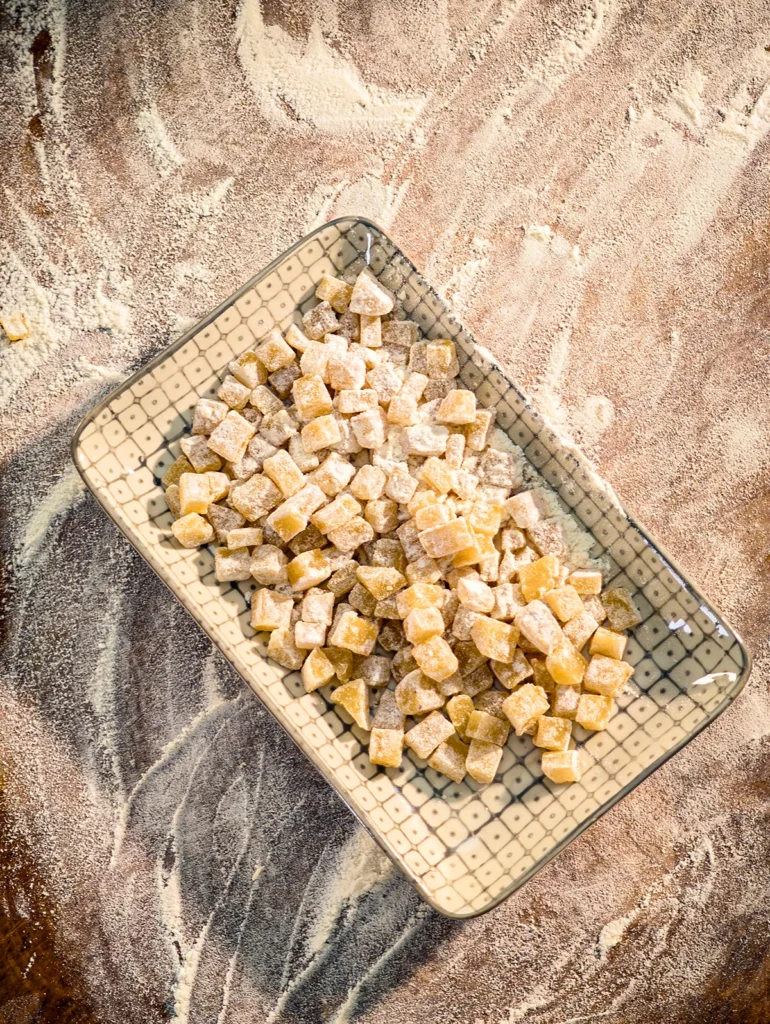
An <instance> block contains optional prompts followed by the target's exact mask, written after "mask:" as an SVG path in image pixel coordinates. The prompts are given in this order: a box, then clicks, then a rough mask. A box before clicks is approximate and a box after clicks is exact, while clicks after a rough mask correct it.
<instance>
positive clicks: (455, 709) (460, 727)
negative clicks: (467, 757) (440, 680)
mask: <svg viewBox="0 0 770 1024" xmlns="http://www.w3.org/2000/svg"><path fill="white" fill-rule="evenodd" d="M446 709H447V714H448V715H449V720H450V721H451V723H452V725H453V726H454V727H455V729H457V732H458V733H459V735H460V736H462V738H463V739H465V727H466V725H467V724H468V719H469V718H470V716H471V715H472V714H473V712H474V711H475V710H476V709H475V708H474V706H473V700H472V699H471V698H470V697H469V696H468V695H467V694H465V693H458V694H457V695H456V696H455V697H452V698H451V700H449V701H448V702H447V706H446Z"/></svg>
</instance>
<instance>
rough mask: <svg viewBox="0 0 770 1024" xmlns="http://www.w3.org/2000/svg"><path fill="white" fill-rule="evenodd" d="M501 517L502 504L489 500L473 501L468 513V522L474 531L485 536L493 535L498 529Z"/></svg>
mask: <svg viewBox="0 0 770 1024" xmlns="http://www.w3.org/2000/svg"><path fill="white" fill-rule="evenodd" d="M502 517H503V506H502V505H498V504H495V503H493V502H490V501H474V502H473V507H472V508H471V511H470V513H469V514H468V522H469V523H470V525H471V527H472V529H473V532H474V533H477V534H478V533H481V534H483V535H484V536H485V537H495V536H496V535H497V533H498V532H499V530H500V522H501V520H502Z"/></svg>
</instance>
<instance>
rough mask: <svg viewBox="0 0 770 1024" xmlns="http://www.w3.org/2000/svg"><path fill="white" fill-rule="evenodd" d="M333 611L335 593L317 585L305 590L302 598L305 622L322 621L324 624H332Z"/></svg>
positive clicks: (303, 619)
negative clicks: (320, 588)
mask: <svg viewBox="0 0 770 1024" xmlns="http://www.w3.org/2000/svg"><path fill="white" fill-rule="evenodd" d="M333 612H334V594H332V593H331V592H330V591H327V590H319V589H318V588H317V587H313V588H311V589H310V590H307V591H305V596H304V597H303V598H302V621H303V622H320V623H321V624H322V625H324V626H331V624H332V614H333Z"/></svg>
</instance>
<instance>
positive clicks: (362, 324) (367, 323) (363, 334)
mask: <svg viewBox="0 0 770 1024" xmlns="http://www.w3.org/2000/svg"><path fill="white" fill-rule="evenodd" d="M358 329H359V334H360V338H361V344H362V345H364V346H366V348H382V319H381V318H380V317H378V316H367V315H366V313H360V314H359V317H358Z"/></svg>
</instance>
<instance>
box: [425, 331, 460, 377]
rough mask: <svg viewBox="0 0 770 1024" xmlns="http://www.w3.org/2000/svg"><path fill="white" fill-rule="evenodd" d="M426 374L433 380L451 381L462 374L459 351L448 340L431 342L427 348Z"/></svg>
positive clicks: (441, 339)
mask: <svg viewBox="0 0 770 1024" xmlns="http://www.w3.org/2000/svg"><path fill="white" fill-rule="evenodd" d="M425 368H426V369H425V372H426V373H427V375H428V377H430V379H431V380H451V379H452V378H453V377H456V376H457V374H458V373H459V372H460V364H459V363H458V361H457V350H456V349H455V346H454V342H452V341H450V340H449V339H448V338H440V339H438V340H436V341H429V342H428V344H427V345H426V347H425Z"/></svg>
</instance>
